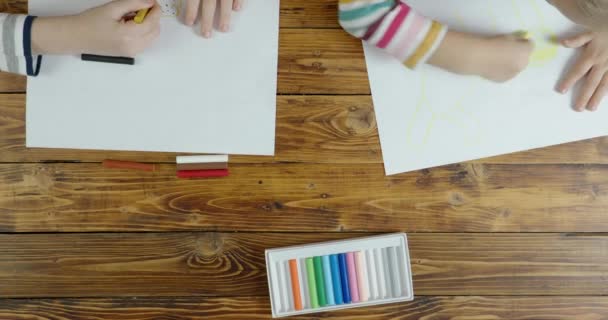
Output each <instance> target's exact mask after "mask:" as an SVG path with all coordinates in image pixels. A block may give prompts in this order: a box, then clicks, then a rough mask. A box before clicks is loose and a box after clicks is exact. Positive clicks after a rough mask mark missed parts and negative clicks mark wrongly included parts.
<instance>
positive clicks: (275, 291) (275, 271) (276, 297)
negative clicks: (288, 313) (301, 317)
mask: <svg viewBox="0 0 608 320" xmlns="http://www.w3.org/2000/svg"><path fill="white" fill-rule="evenodd" d="M279 264H280V263H279V262H277V263H275V264H274V266H272V267H270V274H271V277H272V296H273V299H272V305H273V306H274V309H275V311H276V312H283V303H282V302H281V300H282V298H281V289H280V288H279V287H280V283H281V281H282V280H283V279H282V277H280V276H279V273H280V272H281V270H280V268H279Z"/></svg>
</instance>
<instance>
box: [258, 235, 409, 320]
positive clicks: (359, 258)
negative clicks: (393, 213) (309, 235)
mask: <svg viewBox="0 0 608 320" xmlns="http://www.w3.org/2000/svg"><path fill="white" fill-rule="evenodd" d="M266 269H267V272H268V288H269V290H270V303H271V308H272V316H273V317H274V318H278V317H286V316H292V315H299V314H306V313H313V312H322V311H331V310H340V309H346V308H355V307H363V306H372V305H378V304H386V303H393V302H399V301H411V300H413V299H414V288H413V286H412V271H411V267H410V257H409V250H408V246H407V236H406V235H405V233H398V234H388V235H381V236H374V237H367V238H359V239H350V240H340V241H331V242H323V243H315V244H308V245H302V246H294V247H285V248H278V249H270V250H266Z"/></svg>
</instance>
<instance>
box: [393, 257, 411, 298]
mask: <svg viewBox="0 0 608 320" xmlns="http://www.w3.org/2000/svg"><path fill="white" fill-rule="evenodd" d="M396 249H397V257H398V258H399V260H398V261H399V264H398V266H399V279H400V280H401V293H402V295H405V294H406V293H407V292H409V287H408V281H407V280H406V276H405V273H406V271H405V266H406V263H407V260H405V256H404V253H403V248H400V247H397V248H396Z"/></svg>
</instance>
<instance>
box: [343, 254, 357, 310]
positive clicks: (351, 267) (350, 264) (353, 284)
mask: <svg viewBox="0 0 608 320" xmlns="http://www.w3.org/2000/svg"><path fill="white" fill-rule="evenodd" d="M346 267H347V268H348V287H349V288H350V299H351V301H352V302H353V303H355V302H359V301H360V300H359V286H358V285H357V270H356V268H355V255H354V254H353V253H352V252H347V253H346Z"/></svg>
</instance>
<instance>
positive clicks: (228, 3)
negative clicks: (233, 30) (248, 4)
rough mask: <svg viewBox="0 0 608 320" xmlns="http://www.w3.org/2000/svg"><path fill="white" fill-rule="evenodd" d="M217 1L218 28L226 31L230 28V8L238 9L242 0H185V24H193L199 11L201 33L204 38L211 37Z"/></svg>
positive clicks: (241, 4)
mask: <svg viewBox="0 0 608 320" xmlns="http://www.w3.org/2000/svg"><path fill="white" fill-rule="evenodd" d="M218 2H219V7H220V9H219V10H220V18H219V29H220V30H221V31H222V32H228V30H230V16H231V14H232V10H234V11H238V10H240V9H241V7H242V6H243V0H187V4H186V18H185V19H186V24H187V25H189V26H191V25H193V24H194V21H195V20H196V17H197V16H198V15H199V14H198V13H199V11H200V13H201V14H200V15H201V34H202V35H203V37H205V38H211V33H212V32H213V22H214V21H213V20H214V18H215V9H216V7H217V5H218ZM199 9H200V10H199Z"/></svg>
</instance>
